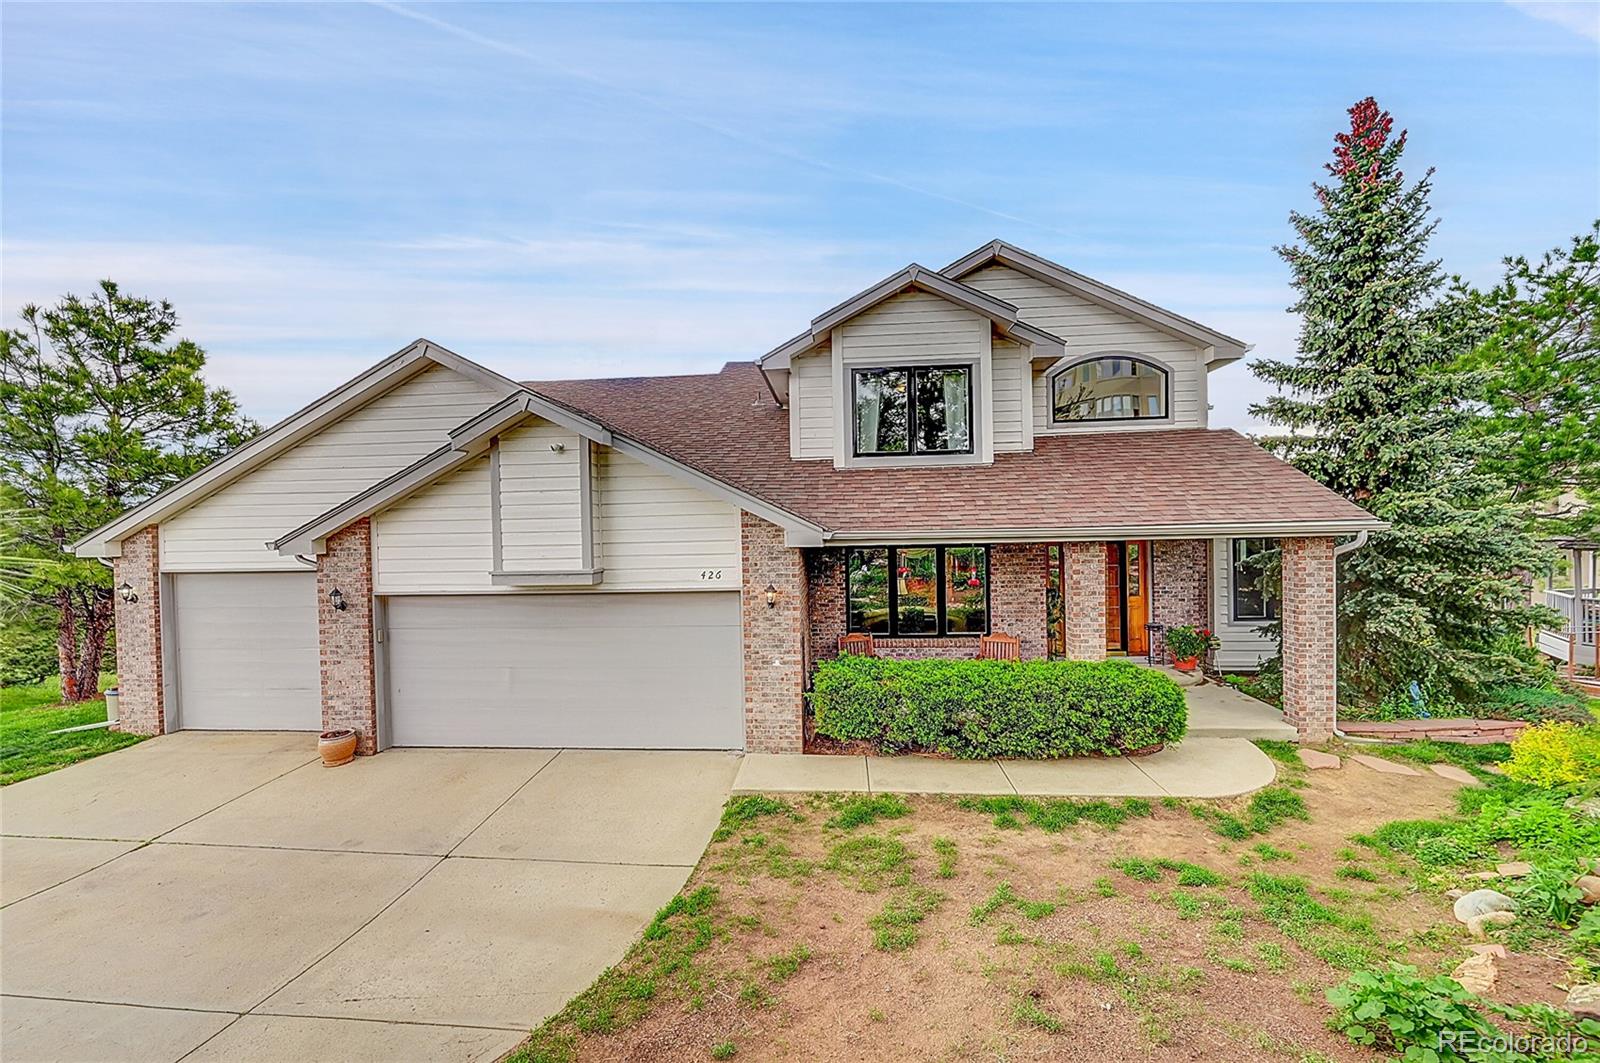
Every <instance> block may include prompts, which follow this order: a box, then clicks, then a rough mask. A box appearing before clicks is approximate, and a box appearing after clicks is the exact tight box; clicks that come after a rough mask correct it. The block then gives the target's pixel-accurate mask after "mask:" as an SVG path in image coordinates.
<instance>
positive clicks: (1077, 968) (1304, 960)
mask: <svg viewBox="0 0 1600 1063" xmlns="http://www.w3.org/2000/svg"><path fill="white" fill-rule="evenodd" d="M1457 785H1458V784H1456V783H1453V782H1450V781H1448V780H1446V779H1443V778H1439V777H1437V776H1435V775H1433V774H1431V773H1427V772H1424V774H1423V775H1422V776H1421V777H1407V776H1395V775H1386V774H1380V773H1378V772H1374V771H1371V770H1369V769H1366V768H1362V767H1360V766H1358V765H1355V764H1353V763H1349V762H1347V763H1346V765H1345V767H1344V768H1342V769H1340V770H1338V771H1318V772H1306V771H1301V770H1297V769H1296V768H1294V767H1292V766H1288V765H1285V766H1281V767H1280V783H1279V785H1278V786H1276V787H1274V788H1272V789H1270V790H1268V791H1265V792H1264V793H1265V795H1266V796H1265V797H1258V798H1257V799H1255V801H1254V802H1251V801H1247V800H1243V799H1241V800H1239V801H1234V802H1221V803H1219V802H1177V801H1172V800H1168V801H1165V802H1161V801H1155V802H1148V803H1146V802H1141V801H1127V802H1123V801H1114V800H1113V801H1107V802H1068V801H1056V802H1048V801H1047V802H1028V801H1025V800H1020V799H1009V800H1007V799H999V800H998V801H990V802H985V801H982V800H974V799H962V798H954V797H951V798H943V797H925V798H907V799H904V800H902V799H899V798H893V797H887V798H884V797H878V798H852V799H844V798H838V797H801V798H798V799H796V798H794V797H793V796H789V797H776V796H774V797H770V798H760V797H755V798H748V797H747V798H736V799H735V800H734V801H733V802H731V803H730V807H729V814H728V817H727V818H726V819H725V821H724V827H723V829H722V830H720V831H719V837H718V838H717V839H716V840H714V841H713V842H712V844H711V845H710V847H709V848H708V849H707V851H706V854H705V856H704V857H703V859H702V861H701V864H700V866H699V868H698V869H697V870H696V871H695V873H694V875H693V876H692V877H691V879H690V881H689V883H688V884H687V885H686V886H685V887H684V890H683V893H682V894H681V895H680V897H679V898H678V899H677V900H675V901H674V902H673V904H672V905H670V906H669V907H668V908H667V909H666V910H664V912H663V913H662V915H661V916H658V918H657V920H656V922H655V923H653V924H652V926H651V928H650V929H649V930H647V931H646V934H645V938H644V940H643V941H641V942H640V944H639V945H638V946H637V947H636V948H635V949H634V950H633V951H631V952H630V953H629V955H628V957H627V958H626V959H625V960H624V961H623V962H622V963H621V964H619V965H618V966H617V967H616V968H614V969H613V970H612V971H610V972H608V973H607V975H605V976H604V977H602V978H601V980H600V981H599V982H598V983H596V985H595V986H594V987H593V988H591V989H590V990H589V991H588V992H586V993H585V994H584V995H582V996H580V997H579V998H577V999H576V1000H575V1001H573V1002H572V1004H570V1005H569V1006H568V1008H567V1009H566V1010H565V1011H564V1012H563V1013H562V1014H561V1015H559V1016H557V1017H556V1018H555V1019H553V1020H552V1021H551V1022H550V1023H548V1024H547V1025H546V1026H545V1027H543V1028H542V1029H541V1030H539V1031H536V1033H535V1035H534V1038H533V1040H532V1041H530V1042H529V1043H528V1044H527V1045H525V1046H524V1047H523V1048H522V1049H521V1050H520V1052H519V1053H518V1055H517V1056H516V1057H514V1058H516V1059H518V1060H520V1061H525V1063H532V1061H543V1060H565V1059H580V1060H591V1059H592V1060H657V1059H691V1060H702V1059H729V1058H735V1057H736V1058H738V1059H741V1060H744V1059H755V1060H764V1059H804V1060H841V1061H842V1060H852V1061H853V1060H891V1059H892V1060H905V1059H928V1060H946V1059H947V1060H963V1059H984V1060H996V1059H1003V1060H1021V1059H1051V1060H1083V1061H1102V1060H1107V1059H1126V1060H1141V1059H1148V1060H1219V1061H1221V1060H1227V1061H1245V1060H1262V1061H1265V1060H1274V1061H1278V1060H1306V1061H1310V1060H1345V1059H1351V1060H1356V1059H1360V1060H1371V1059H1372V1058H1374V1057H1373V1056H1372V1055H1371V1054H1370V1053H1367V1052H1364V1051H1362V1050H1360V1049H1357V1048H1355V1047H1353V1046H1351V1045H1350V1044H1349V1043H1348V1042H1346V1041H1345V1040H1344V1039H1343V1038H1342V1037H1341V1036H1339V1035H1336V1034H1334V1033H1332V1032H1330V1031H1329V1030H1328V1029H1327V1028H1326V1025H1325V1024H1326V1022H1327V1019H1328V1017H1329V1015H1330V1008H1329V1007H1328V1005H1327V1004H1326V1003H1325V1002H1324V1000H1323V991H1324V990H1325V989H1326V988H1328V987H1329V986H1331V985H1333V984H1335V983H1336V982H1339V981H1341V980H1342V979H1343V978H1344V977H1345V976H1346V974H1347V973H1348V972H1349V971H1350V970H1351V969H1354V968H1357V967H1363V966H1370V965H1372V964H1374V963H1378V962H1381V961H1382V960H1384V959H1391V958H1392V959H1401V960H1405V961H1407V962H1410V963H1415V964H1417V965H1419V966H1421V967H1423V968H1424V969H1436V968H1438V967H1439V965H1440V964H1441V963H1442V964H1444V965H1445V966H1444V969H1446V970H1448V969H1449V967H1450V966H1453V965H1454V963H1455V962H1457V961H1458V960H1459V959H1460V958H1463V957H1465V956H1466V955H1467V949H1466V945H1467V943H1468V940H1469V939H1468V938H1467V936H1466V934H1465V933H1464V931H1463V930H1462V929H1461V928H1460V927H1459V926H1458V925H1457V924H1456V923H1455V922H1454V921H1453V920H1452V919H1451V917H1450V910H1449V902H1448V901H1446V900H1444V899H1443V898H1442V897H1441V896H1440V895H1439V894H1438V892H1437V891H1436V890H1426V889H1423V888H1421V886H1420V884H1419V883H1418V882H1416V881H1414V880H1413V878H1411V877H1410V876H1412V875H1414V874H1415V871H1414V870H1409V869H1408V868H1414V865H1402V863H1401V862H1399V861H1394V860H1385V859H1384V858H1382V857H1380V856H1378V855H1376V854H1375V853H1374V852H1373V851H1372V850H1370V849H1368V848H1364V847H1362V846H1359V845H1356V844H1354V843H1353V842H1352V841H1351V836H1352V835H1356V834H1360V833H1362V832H1365V831H1369V830H1371V829H1373V828H1376V827H1378V826H1379V825H1381V824H1383V823H1386V822H1389V821H1391V820H1395V819H1402V818H1405V819H1415V818H1425V817H1431V816H1440V815H1448V814H1449V813H1451V812H1452V811H1453V809H1454V807H1455V802H1454V796H1453V795H1454V792H1455V790H1456V789H1457ZM1301 817H1304V818H1301ZM1225 835H1232V837H1228V836H1225ZM1240 835H1246V836H1243V837H1241V836H1240ZM1562 970H1563V961H1562V960H1561V959H1560V958H1559V957H1558V956H1555V955H1552V956H1550V957H1539V956H1537V955H1521V954H1513V956H1512V958H1511V959H1510V961H1508V962H1507V963H1505V964H1503V965H1502V976H1501V988H1500V989H1498V990H1497V991H1496V992H1495V994H1494V995H1495V997H1496V998H1498V999H1501V1000H1504V1001H1507V1002H1515V1003H1522V1002H1526V1001H1530V1000H1543V1001H1546V1002H1550V1003H1557V1002H1559V1001H1560V999H1561V993H1560V991H1559V990H1557V989H1556V988H1555V987H1554V986H1555V983H1556V982H1557V981H1559V979H1560V977H1561V974H1562Z"/></svg>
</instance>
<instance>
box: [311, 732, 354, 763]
mask: <svg viewBox="0 0 1600 1063" xmlns="http://www.w3.org/2000/svg"><path fill="white" fill-rule="evenodd" d="M317 752H318V753H321V754H322V766H323V767H324V768H337V767H338V766H339V765H341V764H348V763H350V762H351V761H352V760H354V759H355V756H356V733H355V732H354V731H352V730H349V729H348V728H346V729H344V730H340V731H323V732H322V733H321V734H320V735H318V736H317Z"/></svg>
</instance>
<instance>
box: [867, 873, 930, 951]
mask: <svg viewBox="0 0 1600 1063" xmlns="http://www.w3.org/2000/svg"><path fill="white" fill-rule="evenodd" d="M943 903H944V894H942V893H940V892H939V891H938V890H930V889H928V888H926V887H925V886H913V887H911V888H910V889H908V890H906V891H905V892H904V893H902V894H900V895H899V896H896V897H892V898H890V900H889V902H888V903H887V904H885V905H884V906H883V910H882V911H881V912H879V913H878V914H877V915H875V916H873V917H872V919H871V920H870V922H869V925H870V926H871V927H872V947H873V948H875V949H877V950H878V951H879V952H904V951H905V950H906V949H909V948H910V947H911V946H912V945H915V944H916V943H917V924H919V923H921V922H922V921H923V920H924V919H926V918H927V917H928V916H929V915H930V914H931V913H932V912H933V911H934V910H935V909H936V908H938V907H939V905H941V904H943Z"/></svg>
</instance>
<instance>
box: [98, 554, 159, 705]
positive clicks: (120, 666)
mask: <svg viewBox="0 0 1600 1063" xmlns="http://www.w3.org/2000/svg"><path fill="white" fill-rule="evenodd" d="M160 542H161V541H160V534H159V532H158V530H157V528H156V526H155V525H153V524H152V525H151V526H150V527H148V528H143V529H141V530H139V531H137V532H135V533H134V534H132V535H130V536H128V537H127V538H126V539H124V540H122V556H121V557H118V558H116V559H115V560H114V561H113V566H112V574H111V578H112V581H113V586H115V587H121V586H122V585H123V584H124V583H126V584H127V585H128V586H130V587H132V588H133V593H134V594H136V595H138V597H137V598H136V599H135V600H134V601H131V602H125V601H123V600H122V595H121V594H118V593H116V592H113V594H114V598H113V600H114V602H115V603H116V604H115V608H116V625H117V690H118V691H119V693H120V695H121V697H120V699H119V701H120V708H119V709H118V710H117V725H116V730H118V731H127V732H128V733H129V734H138V735H158V734H164V733H166V730H167V711H166V697H165V690H164V686H163V684H164V681H165V677H164V676H163V675H162V660H161V545H160Z"/></svg>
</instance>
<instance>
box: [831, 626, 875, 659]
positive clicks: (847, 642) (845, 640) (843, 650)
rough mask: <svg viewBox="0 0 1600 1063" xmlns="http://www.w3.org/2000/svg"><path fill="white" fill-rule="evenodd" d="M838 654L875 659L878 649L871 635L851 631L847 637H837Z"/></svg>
mask: <svg viewBox="0 0 1600 1063" xmlns="http://www.w3.org/2000/svg"><path fill="white" fill-rule="evenodd" d="M839 653H840V654H841V655H843V654H847V653H849V654H854V655H855V656H857V657H876V656H877V655H878V649H877V646H876V645H875V644H874V643H873V641H872V636H871V635H869V634H867V633H866V632H865V631H852V632H850V634H848V635H840V636H839Z"/></svg>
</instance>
